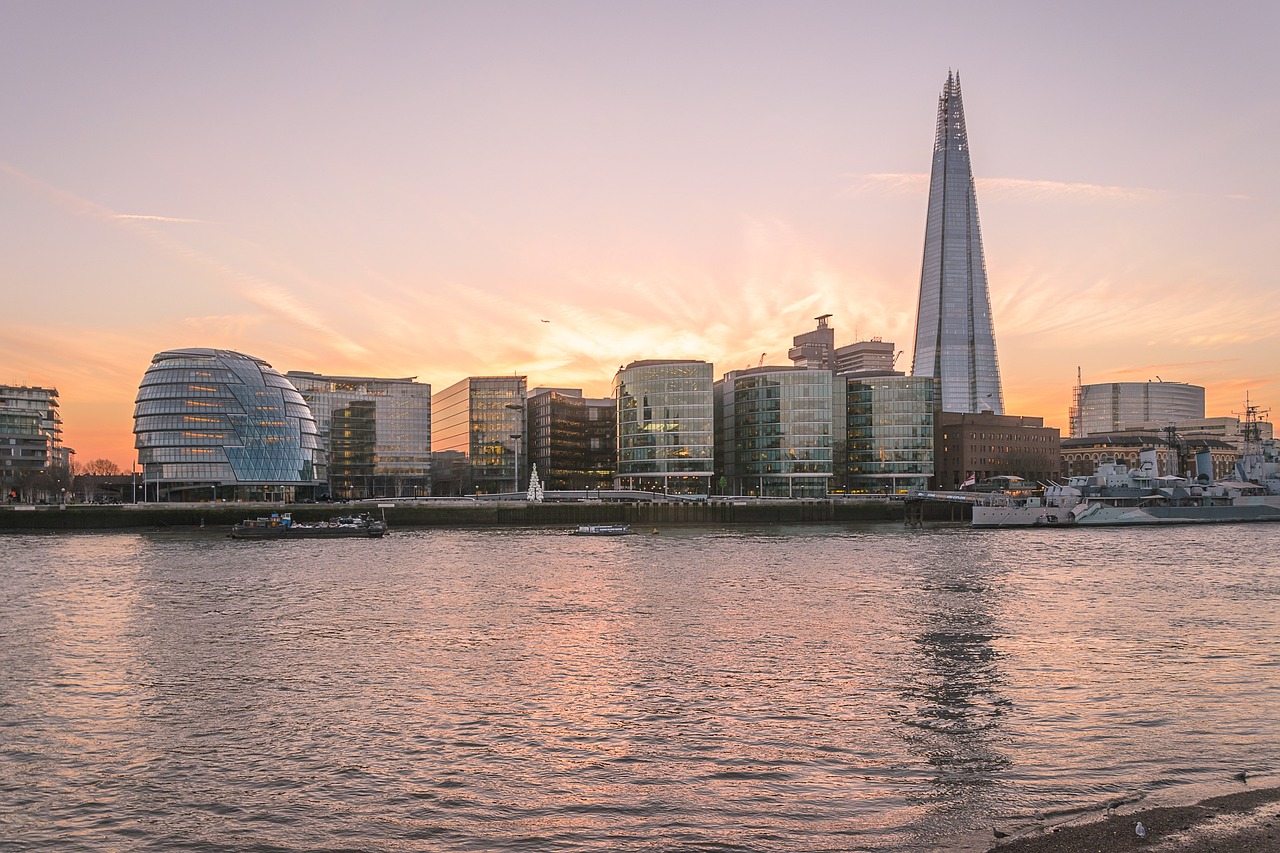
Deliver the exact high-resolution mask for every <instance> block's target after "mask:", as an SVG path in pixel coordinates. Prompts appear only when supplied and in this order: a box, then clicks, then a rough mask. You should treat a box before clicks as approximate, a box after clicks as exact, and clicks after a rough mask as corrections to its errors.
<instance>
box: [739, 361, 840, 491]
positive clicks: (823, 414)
mask: <svg viewBox="0 0 1280 853" xmlns="http://www.w3.org/2000/svg"><path fill="white" fill-rule="evenodd" d="M831 384H832V383H831V371H829V370H817V369H808V370H806V369H804V368H796V367H759V368H754V369H748V370H742V371H733V372H731V373H728V374H725V376H724V378H723V379H721V380H720V381H719V382H717V383H716V404H717V408H716V446H717V448H718V450H719V455H718V457H717V461H718V468H717V470H718V472H719V476H718V486H719V490H720V491H722V492H725V493H727V494H733V495H754V496H758V497H776V498H801V497H805V498H820V497H825V496H826V494H827V487H828V485H829V483H830V481H831V475H832V457H831V450H832V448H831V423H832V421H831V412H832V410H831V399H832V389H831Z"/></svg>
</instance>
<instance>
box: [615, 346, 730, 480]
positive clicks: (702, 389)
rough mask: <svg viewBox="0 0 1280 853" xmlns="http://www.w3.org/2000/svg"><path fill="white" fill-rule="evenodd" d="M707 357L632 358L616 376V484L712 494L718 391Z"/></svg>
mask: <svg viewBox="0 0 1280 853" xmlns="http://www.w3.org/2000/svg"><path fill="white" fill-rule="evenodd" d="M712 383H713V378H712V366H711V364H710V363H709V362H705V361H656V360H655V361H633V362H632V363H631V364H628V365H627V366H626V367H624V368H622V369H621V370H619V371H618V373H617V375H616V376H614V378H613V398H614V400H615V402H616V403H617V406H618V473H617V475H616V476H615V477H614V480H613V482H614V486H615V488H619V489H642V490H646V491H656V492H667V493H671V494H703V495H705V494H708V493H709V492H710V490H711V479H712V477H713V476H714V474H715V471H714V456H715V454H714V444H715V392H714V390H713V388H712Z"/></svg>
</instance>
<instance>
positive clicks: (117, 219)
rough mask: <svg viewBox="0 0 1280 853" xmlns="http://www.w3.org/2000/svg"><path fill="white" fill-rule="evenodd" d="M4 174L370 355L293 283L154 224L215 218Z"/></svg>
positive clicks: (351, 351) (340, 345) (6, 167)
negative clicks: (109, 201) (113, 203)
mask: <svg viewBox="0 0 1280 853" xmlns="http://www.w3.org/2000/svg"><path fill="white" fill-rule="evenodd" d="M0 173H3V174H7V175H9V176H10V177H12V178H14V179H16V180H17V181H18V182H19V183H21V184H23V185H24V186H26V187H27V188H28V189H29V190H31V191H32V192H33V193H35V194H37V195H39V196H41V197H43V198H45V199H48V200H49V201H51V202H53V203H54V204H55V205H57V206H58V207H61V208H63V209H65V210H69V211H71V212H73V213H75V214H76V215H78V216H84V217H88V218H92V219H97V220H100V221H104V222H110V223H114V224H116V225H118V226H119V227H121V228H125V229H128V230H129V231H131V232H132V233H133V234H134V235H136V236H139V237H142V238H143V239H145V240H148V241H149V242H151V243H153V244H154V245H156V246H159V247H161V248H163V249H165V250H166V251H168V252H170V253H171V254H173V255H175V256H177V257H179V258H182V259H184V260H186V261H188V262H189V263H192V264H194V265H196V266H198V267H201V268H203V269H204V270H205V271H206V272H210V273H213V280H214V281H217V282H220V283H222V284H223V285H226V286H229V287H230V288H231V289H233V291H234V292H235V293H236V295H237V296H239V297H240V298H242V299H244V300H246V301H248V302H250V303H252V304H253V305H256V306H258V307H259V308H261V309H262V310H263V311H265V312H267V313H269V314H270V315H272V316H274V317H276V318H277V319H281V320H284V321H286V322H288V323H290V324H292V325H295V326H301V327H303V328H304V329H306V330H308V331H310V332H313V333H317V334H319V335H320V336H321V337H322V339H323V340H325V341H327V342H328V343H330V345H332V346H333V347H334V348H336V349H337V350H339V351H341V352H343V353H345V354H346V355H348V356H352V357H362V356H366V355H368V350H367V349H366V348H365V347H364V346H363V345H362V344H360V343H358V342H357V341H355V340H354V339H352V338H350V337H348V336H347V335H344V334H342V333H340V332H339V331H338V330H337V328H336V327H335V326H333V325H332V324H331V323H329V322H327V321H326V320H325V318H323V317H321V316H320V315H319V314H318V313H317V312H316V311H314V310H313V309H311V308H310V307H308V306H307V305H306V304H304V303H303V302H302V301H301V300H299V299H296V298H294V297H293V296H292V295H291V289H290V288H289V287H287V286H285V285H283V284H280V283H278V282H276V281H272V280H268V279H266V278H263V277H261V276H257V275H253V274H252V273H248V272H245V271H244V270H241V269H239V268H237V267H234V266H232V265H230V264H228V263H226V262H224V261H222V260H220V259H218V258H216V257H213V256H212V255H209V254H207V253H205V252H202V251H200V250H198V249H195V248H193V247H192V246H190V245H188V244H186V243H183V242H181V241H179V240H177V239H175V238H173V237H171V236H170V235H168V234H164V233H161V232H160V231H159V230H157V229H156V228H155V227H154V226H153V224H152V223H155V222H203V223H205V224H216V223H212V222H207V221H206V220H183V219H179V218H176V217H157V216H151V215H144V214H123V213H117V212H116V211H114V210H111V209H110V208H107V207H105V206H104V205H101V204H98V203H96V202H93V201H90V200H88V199H85V198H82V197H80V196H78V195H76V194H74V193H71V192H68V191H66V190H63V189H61V188H58V187H55V186H53V185H51V184H49V183H47V182H45V181H43V180H41V179H39V178H36V177H34V176H32V175H29V174H27V173H26V172H24V171H23V170H21V169H19V168H17V167H15V166H13V165H12V164H9V163H5V162H3V161H0Z"/></svg>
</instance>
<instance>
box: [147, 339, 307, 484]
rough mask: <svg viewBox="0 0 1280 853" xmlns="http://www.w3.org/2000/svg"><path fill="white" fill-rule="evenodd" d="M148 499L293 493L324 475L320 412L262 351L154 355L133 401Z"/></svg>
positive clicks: (177, 352) (197, 350)
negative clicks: (316, 414) (261, 355)
mask: <svg viewBox="0 0 1280 853" xmlns="http://www.w3.org/2000/svg"><path fill="white" fill-rule="evenodd" d="M133 424H134V425H133V434H134V446H135V447H136V448H137V450H138V461H139V463H140V464H141V466H142V477H143V482H144V494H145V495H146V498H147V499H148V500H169V501H197V500H212V499H215V498H221V499H224V500H276V501H279V500H295V499H297V498H300V497H312V496H314V494H315V492H316V491H317V489H318V488H319V487H320V486H321V485H322V481H323V479H324V471H323V458H322V455H321V451H320V440H319V436H318V434H317V431H316V423H315V419H314V418H313V417H312V416H311V409H310V408H309V407H308V406H307V403H306V401H305V400H304V399H303V398H302V395H301V394H299V393H298V391H297V389H296V388H294V387H293V385H292V384H291V383H290V382H289V380H288V379H286V378H285V377H284V376H282V375H281V374H280V373H279V371H277V370H275V369H273V368H272V367H271V365H269V364H267V363H266V362H265V361H263V360H262V359H260V358H254V357H253V356H248V355H243V354H241V353H238V352H232V351H230V350H217V349H179V350H169V351H167V352H162V353H159V354H157V355H156V356H155V357H154V358H152V359H151V366H150V367H148V368H147V372H146V374H144V375H143V377H142V384H141V385H140V386H139V388H138V397H137V400H136V401H135V406H134V410H133Z"/></svg>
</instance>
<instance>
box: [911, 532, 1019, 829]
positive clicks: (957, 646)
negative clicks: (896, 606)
mask: <svg viewBox="0 0 1280 853" xmlns="http://www.w3.org/2000/svg"><path fill="white" fill-rule="evenodd" d="M989 545H990V540H989V539H982V538H976V537H971V536H970V537H961V536H958V535H956V532H955V531H941V532H926V533H924V534H922V535H921V542H920V547H919V548H918V549H917V564H918V568H917V573H916V574H915V575H914V576H911V577H910V578H909V581H910V582H911V586H909V587H908V589H907V591H906V595H905V599H904V600H905V601H906V602H910V605H911V606H910V607H909V609H908V613H909V620H910V630H911V640H912V654H911V656H910V659H909V660H908V662H907V668H906V671H905V673H904V674H905V675H906V681H905V682H904V684H903V685H902V688H901V691H900V697H901V700H902V705H901V706H900V707H899V708H896V709H894V710H893V711H892V712H891V717H892V718H894V719H895V720H896V722H897V723H898V724H899V726H900V729H899V732H900V736H901V737H902V738H903V740H904V741H905V742H906V744H907V747H908V749H909V750H910V751H911V753H912V754H914V755H916V756H918V758H919V759H920V760H921V761H922V762H924V764H925V765H927V766H928V767H931V768H932V769H933V773H932V774H931V775H930V776H929V779H928V783H929V785H928V788H927V789H924V790H921V791H920V792H919V793H918V794H917V797H916V798H917V799H918V801H921V802H923V803H926V804H928V805H929V807H930V809H931V811H935V812H937V811H942V812H949V813H956V814H958V815H961V816H973V815H978V814H981V813H983V812H984V811H986V810H988V809H989V808H990V806H991V803H992V800H993V794H992V793H991V792H989V791H988V790H987V789H988V788H989V787H990V786H993V785H997V784H998V783H999V782H1000V781H1001V773H1002V771H1005V770H1007V769H1008V768H1009V767H1010V766H1011V764H1012V759H1011V756H1010V754H1009V752H1008V751H1007V749H1006V748H1005V747H1006V745H1007V742H1008V739H1009V738H1008V733H1007V732H1006V731H1004V726H1005V721H1006V718H1007V716H1008V715H1009V713H1010V711H1011V708H1012V702H1011V701H1010V699H1009V698H1008V696H1007V695H1006V693H1005V687H1006V684H1007V677H1006V675H1005V673H1004V672H1003V671H1002V669H1001V664H1002V656H1001V653H1000V651H999V650H998V648H997V644H998V641H999V640H1000V639H1001V633H1002V629H1001V627H1000V616H999V614H1000V609H1001V595H1002V593H1001V590H1002V589H1003V588H1004V587H1005V584H1006V580H1007V578H1006V576H1007V574H1008V572H1009V571H1010V566H1009V565H1008V563H1007V562H1000V561H997V560H995V559H993V557H992V555H991V553H990V551H989Z"/></svg>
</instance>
